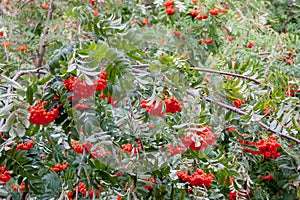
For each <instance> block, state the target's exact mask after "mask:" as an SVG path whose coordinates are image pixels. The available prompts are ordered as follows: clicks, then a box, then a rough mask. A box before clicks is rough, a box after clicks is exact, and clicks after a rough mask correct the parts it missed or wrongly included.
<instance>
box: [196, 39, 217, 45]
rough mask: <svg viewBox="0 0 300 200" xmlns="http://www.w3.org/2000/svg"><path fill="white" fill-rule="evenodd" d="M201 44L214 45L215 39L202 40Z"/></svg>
mask: <svg viewBox="0 0 300 200" xmlns="http://www.w3.org/2000/svg"><path fill="white" fill-rule="evenodd" d="M199 42H200V43H205V44H212V43H214V40H213V39H200V40H199Z"/></svg>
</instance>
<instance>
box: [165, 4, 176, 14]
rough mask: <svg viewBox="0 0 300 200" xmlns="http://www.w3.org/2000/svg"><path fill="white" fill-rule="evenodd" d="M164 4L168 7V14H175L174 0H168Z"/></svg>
mask: <svg viewBox="0 0 300 200" xmlns="http://www.w3.org/2000/svg"><path fill="white" fill-rule="evenodd" d="M164 6H165V7H166V13H167V15H174V13H175V9H174V8H173V6H174V1H167V2H166V3H165V4H164Z"/></svg>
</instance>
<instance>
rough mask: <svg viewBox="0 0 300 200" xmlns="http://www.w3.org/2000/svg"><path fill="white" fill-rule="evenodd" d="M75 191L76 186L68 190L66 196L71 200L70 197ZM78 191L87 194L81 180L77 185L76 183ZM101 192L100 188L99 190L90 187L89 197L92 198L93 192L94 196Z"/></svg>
mask: <svg viewBox="0 0 300 200" xmlns="http://www.w3.org/2000/svg"><path fill="white" fill-rule="evenodd" d="M75 192H76V187H74V188H73V192H72V191H69V192H68V198H69V200H72V197H73V195H74V193H75ZM78 192H79V193H81V194H83V195H84V196H85V195H86V194H87V189H86V187H85V183H83V182H79V185H78ZM99 192H101V188H100V189H99V190H94V189H93V188H90V191H89V194H88V196H89V198H93V196H94V194H93V193H95V197H99V196H100V193H99Z"/></svg>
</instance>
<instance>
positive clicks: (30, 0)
mask: <svg viewBox="0 0 300 200" xmlns="http://www.w3.org/2000/svg"><path fill="white" fill-rule="evenodd" d="M32 1H33V0H29V1H26V2H25V3H23V4H22V5H20V7H19V8H18V10H17V11H16V13H18V12H19V11H20V10H21V9H22V8H23V7H24V6H26V5H27V4H29V3H31V2H32Z"/></svg>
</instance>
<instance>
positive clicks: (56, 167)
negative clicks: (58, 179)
mask: <svg viewBox="0 0 300 200" xmlns="http://www.w3.org/2000/svg"><path fill="white" fill-rule="evenodd" d="M68 165H69V163H68V162H66V163H65V164H63V165H62V164H55V165H54V167H51V168H50V171H53V172H60V171H63V170H65V169H67V167H68Z"/></svg>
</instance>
